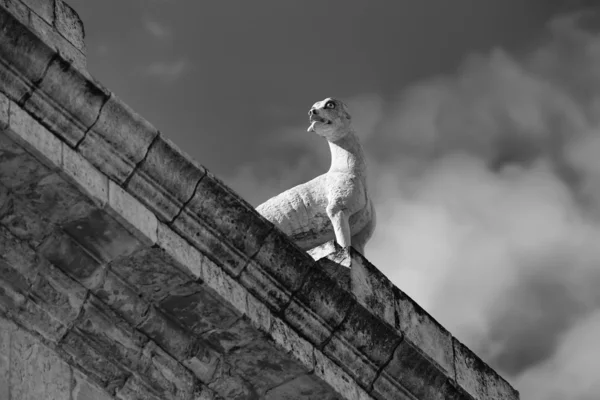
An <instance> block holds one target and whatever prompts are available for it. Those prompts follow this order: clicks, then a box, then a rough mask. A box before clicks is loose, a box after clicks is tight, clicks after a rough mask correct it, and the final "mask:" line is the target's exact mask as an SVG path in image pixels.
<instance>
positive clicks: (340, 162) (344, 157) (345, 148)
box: [329, 130, 367, 175]
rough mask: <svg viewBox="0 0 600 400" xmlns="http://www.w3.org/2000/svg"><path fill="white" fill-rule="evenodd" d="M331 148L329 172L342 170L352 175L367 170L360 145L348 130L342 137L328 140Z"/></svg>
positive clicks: (354, 135) (360, 173) (352, 131)
mask: <svg viewBox="0 0 600 400" xmlns="http://www.w3.org/2000/svg"><path fill="white" fill-rule="evenodd" d="M329 149H330V150H331V167H330V168H329V172H344V173H350V174H354V175H364V173H365V172H366V170H367V165H366V163H365V157H364V154H363V150H362V146H361V145H360V142H359V141H358V138H357V137H356V134H355V133H354V130H350V131H349V132H348V133H347V134H346V135H345V136H344V137H343V138H341V139H339V140H336V141H335V142H329Z"/></svg>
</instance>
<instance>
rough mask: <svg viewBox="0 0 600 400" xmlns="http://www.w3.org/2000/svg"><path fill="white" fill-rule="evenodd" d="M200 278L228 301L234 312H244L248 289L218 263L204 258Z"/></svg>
mask: <svg viewBox="0 0 600 400" xmlns="http://www.w3.org/2000/svg"><path fill="white" fill-rule="evenodd" d="M202 280H203V281H204V283H205V285H206V286H208V287H209V288H211V289H212V290H214V292H216V294H218V295H220V296H221V297H222V298H223V299H225V300H226V301H227V302H228V303H230V304H231V305H232V306H233V308H234V312H235V310H237V313H236V314H238V315H239V314H243V313H245V312H246V307H247V297H248V291H247V290H246V288H244V287H243V286H242V285H240V284H239V283H238V282H237V281H236V280H234V279H233V278H232V277H231V276H229V275H228V274H227V273H225V272H224V271H223V269H221V268H220V267H219V266H218V265H216V264H215V263H213V262H212V261H211V260H209V259H208V258H206V259H205V260H204V263H202Z"/></svg>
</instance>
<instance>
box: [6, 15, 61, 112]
mask: <svg viewBox="0 0 600 400" xmlns="http://www.w3.org/2000/svg"><path fill="white" fill-rule="evenodd" d="M17 15H18V14H17ZM0 42H2V46H0V59H2V60H4V62H3V63H2V64H1V65H0V92H3V93H4V94H6V95H7V96H8V97H9V98H10V99H11V100H13V101H17V102H18V101H20V100H21V99H22V98H23V97H24V96H26V95H27V94H28V93H30V92H31V91H32V90H33V88H34V84H33V82H39V81H40V79H42V77H43V76H44V72H45V70H46V66H47V65H48V63H49V62H50V60H51V59H52V58H53V57H54V55H55V52H54V51H53V50H52V49H51V48H50V47H48V46H47V45H45V44H44V43H43V42H42V41H40V39H39V38H38V37H37V36H36V35H35V34H33V33H32V32H31V31H30V29H29V27H28V26H26V25H24V24H22V23H21V22H20V21H19V20H18V19H17V17H16V16H14V15H12V14H11V13H10V12H9V11H7V10H6V9H4V8H0Z"/></svg>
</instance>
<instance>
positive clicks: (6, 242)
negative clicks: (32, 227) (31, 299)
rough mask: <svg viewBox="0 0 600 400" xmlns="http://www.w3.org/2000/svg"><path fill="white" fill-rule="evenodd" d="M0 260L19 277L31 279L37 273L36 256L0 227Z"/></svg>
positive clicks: (24, 244) (28, 247) (30, 249)
mask: <svg viewBox="0 0 600 400" xmlns="http://www.w3.org/2000/svg"><path fill="white" fill-rule="evenodd" d="M0 260H4V261H6V262H7V263H8V264H10V266H11V268H13V269H15V270H16V271H18V272H19V273H20V274H21V275H23V276H25V277H28V278H32V277H33V276H34V275H35V273H36V271H37V265H38V260H37V255H36V254H35V251H34V250H33V249H32V248H31V247H30V246H29V245H28V244H27V243H26V242H24V241H23V240H20V239H19V238H17V237H16V236H14V235H13V234H12V233H11V232H9V231H8V230H7V229H6V228H4V227H3V226H0Z"/></svg>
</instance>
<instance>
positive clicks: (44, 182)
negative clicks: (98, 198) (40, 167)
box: [13, 173, 94, 231]
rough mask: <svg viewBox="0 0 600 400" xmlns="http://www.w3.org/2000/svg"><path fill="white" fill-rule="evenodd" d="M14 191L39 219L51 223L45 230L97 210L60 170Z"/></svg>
mask: <svg viewBox="0 0 600 400" xmlns="http://www.w3.org/2000/svg"><path fill="white" fill-rule="evenodd" d="M13 193H14V194H15V195H16V196H17V197H18V198H19V201H20V202H21V203H22V204H23V205H25V206H26V208H27V209H28V210H29V211H30V212H31V213H32V214H35V216H36V218H39V219H40V220H41V221H42V222H43V223H44V224H47V225H48V226H47V227H46V228H47V229H44V231H50V230H51V229H53V228H54V227H53V225H63V224H65V223H68V222H70V221H72V220H77V219H80V218H84V217H87V216H88V215H90V214H91V212H92V211H93V210H94V206H93V205H92V203H91V202H89V201H88V200H87V199H86V198H85V197H84V196H82V195H81V193H79V191H77V190H76V189H75V187H74V186H73V185H71V184H70V183H68V182H67V181H66V180H65V179H63V178H62V176H61V175H60V174H58V173H53V174H50V175H47V176H45V177H43V178H42V179H40V180H39V181H38V182H35V183H31V184H29V185H24V186H20V187H19V188H15V189H13Z"/></svg>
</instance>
